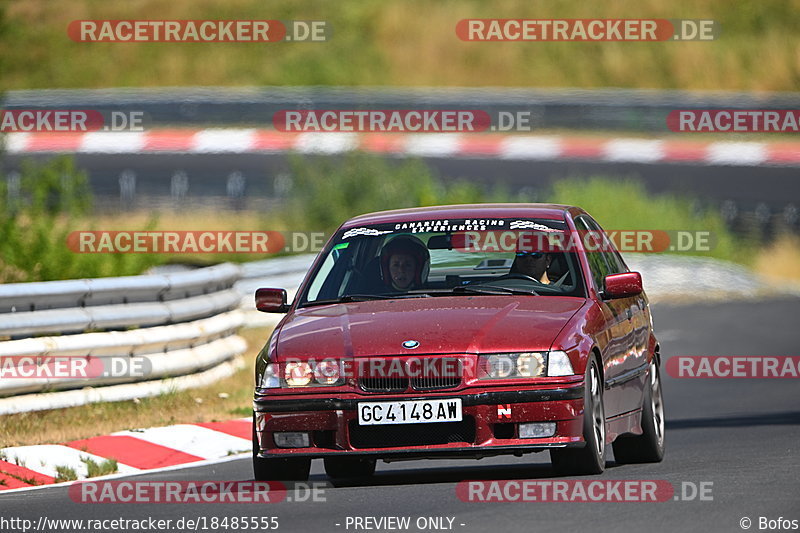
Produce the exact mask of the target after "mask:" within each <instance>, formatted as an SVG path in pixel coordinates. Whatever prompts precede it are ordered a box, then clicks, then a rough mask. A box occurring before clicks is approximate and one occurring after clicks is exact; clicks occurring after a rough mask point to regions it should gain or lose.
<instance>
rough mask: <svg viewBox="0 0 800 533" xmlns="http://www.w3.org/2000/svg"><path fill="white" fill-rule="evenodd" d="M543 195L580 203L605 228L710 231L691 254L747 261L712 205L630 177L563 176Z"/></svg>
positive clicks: (745, 250)
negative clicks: (707, 241) (704, 245)
mask: <svg viewBox="0 0 800 533" xmlns="http://www.w3.org/2000/svg"><path fill="white" fill-rule="evenodd" d="M544 200H545V201H552V202H554V203H561V204H570V205H576V206H579V207H582V208H583V209H585V210H586V211H587V212H588V213H589V214H591V215H592V217H594V218H595V220H597V221H598V222H599V223H600V225H601V226H603V229H605V230H607V231H609V230H687V231H708V232H710V233H711V242H712V247H711V250H709V251H693V252H691V255H699V256H708V257H715V258H717V259H725V260H729V261H736V262H742V263H747V262H748V261H749V258H750V256H751V255H752V252H753V250H752V249H751V248H752V245H751V244H750V243H749V241H747V240H746V239H742V238H737V237H735V236H734V235H733V234H732V233H731V232H730V231H729V230H728V229H727V228H726V226H725V223H724V221H723V220H722V217H721V216H720V215H719V214H718V213H717V211H714V210H711V209H705V208H702V207H700V206H699V205H698V204H696V203H695V202H694V200H692V199H690V198H688V197H687V198H684V197H681V196H677V195H674V194H658V195H655V194H650V193H648V192H647V191H646V190H645V188H644V185H643V184H642V183H641V182H639V181H635V180H633V179H624V178H623V179H620V178H617V177H613V176H596V177H590V178H573V179H564V180H561V181H557V182H555V184H554V185H553V189H552V192H551V193H550V194H549V195H547V196H546V198H545V199H544Z"/></svg>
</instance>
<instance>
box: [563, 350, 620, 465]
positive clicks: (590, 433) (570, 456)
mask: <svg viewBox="0 0 800 533" xmlns="http://www.w3.org/2000/svg"><path fill="white" fill-rule="evenodd" d="M585 382H586V389H585V391H584V394H583V405H584V409H583V413H584V414H583V438H584V440H585V442H586V445H585V446H584V447H583V448H553V449H552V450H550V462H551V463H552V464H553V468H554V469H555V470H556V472H557V473H559V474H561V475H589V474H602V473H603V471H604V470H605V468H606V416H605V408H604V406H603V381H602V379H601V378H600V371H599V370H598V366H597V360H596V359H595V358H594V357H593V358H592V359H591V360H590V363H589V365H588V366H587V368H586V378H585Z"/></svg>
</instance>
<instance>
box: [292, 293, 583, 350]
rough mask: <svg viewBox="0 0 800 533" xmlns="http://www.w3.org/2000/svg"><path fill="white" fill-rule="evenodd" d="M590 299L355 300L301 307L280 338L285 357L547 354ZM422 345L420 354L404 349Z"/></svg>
mask: <svg viewBox="0 0 800 533" xmlns="http://www.w3.org/2000/svg"><path fill="white" fill-rule="evenodd" d="M585 302H586V300H584V299H583V298H573V297H563V296H559V297H555V296H530V297H522V298H518V297H509V296H459V297H434V298H413V299H395V300H373V301H367V302H351V303H344V304H334V305H325V306H319V307H307V308H301V309H298V310H297V311H296V312H295V313H294V314H293V315H291V316H289V317H287V318H286V320H285V321H284V323H283V325H282V327H281V330H280V332H279V334H278V346H277V355H278V358H283V357H315V358H316V357H337V358H338V357H365V356H380V355H398V354H403V355H411V354H420V355H421V354H443V353H490V352H506V351H509V352H510V351H521V350H547V349H549V348H550V346H551V344H552V342H553V340H554V339H555V338H556V335H558V333H559V332H560V331H561V329H562V328H563V327H564V325H565V324H566V323H567V322H568V321H569V319H570V318H571V317H572V316H573V315H574V314H575V313H576V312H577V311H578V309H580V308H581V306H582V305H583V304H584V303H585ZM408 340H416V341H419V347H418V348H417V349H414V350H409V349H406V348H403V346H402V343H403V342H404V341H408Z"/></svg>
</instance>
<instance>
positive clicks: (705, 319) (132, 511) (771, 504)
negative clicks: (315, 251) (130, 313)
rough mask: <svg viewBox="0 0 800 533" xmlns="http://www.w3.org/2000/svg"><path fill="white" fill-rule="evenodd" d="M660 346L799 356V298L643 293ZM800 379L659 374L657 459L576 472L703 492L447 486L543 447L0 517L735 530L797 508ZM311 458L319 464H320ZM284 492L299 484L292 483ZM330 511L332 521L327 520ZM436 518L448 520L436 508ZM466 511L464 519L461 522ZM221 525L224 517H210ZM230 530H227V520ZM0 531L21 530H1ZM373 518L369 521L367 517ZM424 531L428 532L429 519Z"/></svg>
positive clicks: (214, 472)
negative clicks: (530, 494)
mask: <svg viewBox="0 0 800 533" xmlns="http://www.w3.org/2000/svg"><path fill="white" fill-rule="evenodd" d="M653 311H654V317H655V325H656V331H657V333H658V335H659V336H660V342H661V344H662V347H663V351H662V353H663V356H664V357H665V358H668V357H671V356H675V355H798V340H800V339H799V337H800V335H798V328H797V316H798V314H800V299H797V298H785V299H778V300H771V301H762V302H753V301H740V302H730V303H713V304H712V303H708V304H704V303H700V304H696V305H693V306H680V307H678V306H666V305H657V306H654V309H653ZM799 392H800V381H798V380H797V379H674V378H671V377H669V376H667V375H666V373H665V377H664V394H665V402H666V409H667V433H666V447H667V450H666V456H665V459H664V461H663V462H662V463H659V464H644V465H622V466H617V465H615V464H614V462H613V456H612V455H611V454H609V457H608V459H609V460H608V463H607V469H606V472H605V473H604V474H603V475H601V476H595V477H591V478H581V479H586V480H588V479H601V480H616V479H649V480H666V481H668V482H669V483H671V484H672V485H673V486H674V487H675V489H676V494H678V495H679V497H680V495H681V494H682V493H683V491H684V489H683V488H682V487H684V486H685V487H689V486H690V485H682V484H683V483H690V484H694V486H695V487H697V486H699V484H700V483H708V482H711V483H713V485H711V496H712V498H713V499H712V500H711V501H708V500H706V501H700V500H699V499H698V498H697V497H695V498H693V499H689V498H688V496H691V494H690V492H692V491H691V490H690V489H688V488H687V489H685V490H686V494H687V499H689V501H681V500H678V501H675V500H670V501H667V502H663V503H584V502H565V503H538V502H526V503H522V502H510V503H470V502H463V501H461V500H459V499H458V497H457V496H456V491H455V489H456V485H457V483H458V482H459V481H463V480H476V479H478V480H496V479H501V480H503V479H504V480H526V479H533V480H548V479H553V477H554V473H553V472H552V470H551V468H550V466H549V463H548V457H547V454H546V453H543V454H534V455H525V456H523V457H522V458H516V457H501V458H492V459H483V460H480V461H475V460H439V461H413V462H400V463H391V464H385V463H379V465H378V471H377V473H376V475H375V477H374V478H373V480H372V481H371V482H370V483H366V484H350V485H340V486H338V487H333V486H330V485H329V484H328V479H327V478H326V476H325V474H324V472H323V469H322V464H321V461H315V462H314V464H313V467H312V476H311V480H310V482H311V483H320V484H327V485H328V487H327V488H326V489H325V491H324V498H325V500H326V501H325V502H316V503H314V502H308V501H303V502H298V501H291V502H290V501H284V502H281V503H273V504H262V505H254V504H217V505H207V504H202V505H198V504H161V505H153V504H148V505H133V504H103V505H98V504H95V505H89V504H79V503H75V502H73V501H71V500H70V498H69V496H68V494H67V489H66V488H65V487H52V488H44V489H37V490H34V491H30V492H18V493H7V494H3V495H0V518H1V517H5V518H15V517H16V518H27V519H30V520H33V521H34V523H35V522H36V521H37V520H38V518H39V516H42V515H44V516H47V517H50V518H84V519H86V518H95V519H113V518H119V517H122V518H138V519H141V518H146V517H154V518H165V519H166V518H171V519H173V520H176V519H178V518H180V517H183V516H186V517H198V516H206V517H209V519H210V517H214V516H215V517H219V518H222V517H225V516H229V517H231V516H247V517H249V516H276V517H278V519H279V525H280V526H279V529H278V531H298V532H299V531H308V532H336V531H366V529H354V527H353V526H352V525H351V526H350V527H349V528H348V527H347V525H346V524H347V517H363V516H373V517H381V516H409V517H411V527H410V528H409V529H408V531H420V530H419V529H417V528H416V526H415V521H416V520H417V518H419V517H428V516H434V517H451V518H454V520H453V526H452V530H453V531H458V532H465V533H466V532H481V533H486V532H493V531H498V532H499V531H555V530H559V531H647V532H653V531H703V532H712V531H723V532H724V531H727V532H732V531H742V530H743V529H742V528H741V526H740V520H741V519H742V518H744V517H748V518H750V520H751V521H752V522H751V524H752V526H751V528H750V529H751V530H753V531H759V530H760V529H759V518H760V517H766V518H768V519H777V518H778V517H783V518H784V519H786V518H788V519H793V520H800V478H799V474H800V404H799V403H798V399H799V398H800V394H798V393H799ZM609 451H610V450H609ZM317 463H319V464H317ZM251 476H252V473H251V467H250V459H249V457H248V458H242V459H236V460H233V461H230V462H226V463H221V464H216V465H208V466H202V467H196V468H186V469H181V470H174V471H169V472H161V473H150V474H141V475H139V476H137V477H136V479H139V480H162V481H166V480H169V481H173V480H182V481H191V480H194V481H205V480H249V479H252V477H251ZM288 494H289V496H290V497H293V498H294V499H295V500H296V499H297V496H298V495H300V496H303V495H304V494H305V491H297V492H295V491H290V492H289V493H288ZM336 524H340V525H339V526H337V525H336ZM445 524H447V521H445ZM462 524H463V525H462ZM219 530H221V531H224V529H221V528H220V529H219ZM229 530H231V531H233V529H229ZM5 531H19V530H15V529H8V528H7V529H5ZM372 531H374V530H372ZM427 531H431V530H430V529H429V530H427Z"/></svg>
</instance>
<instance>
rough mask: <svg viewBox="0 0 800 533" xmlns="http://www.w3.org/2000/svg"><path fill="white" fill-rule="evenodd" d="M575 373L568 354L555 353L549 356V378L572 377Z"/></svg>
mask: <svg viewBox="0 0 800 533" xmlns="http://www.w3.org/2000/svg"><path fill="white" fill-rule="evenodd" d="M574 373H575V371H574V370H573V369H572V363H570V362H569V357H568V356H567V352H561V351H554V352H549V353H548V354H547V375H548V376H571V375H572V374H574Z"/></svg>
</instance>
